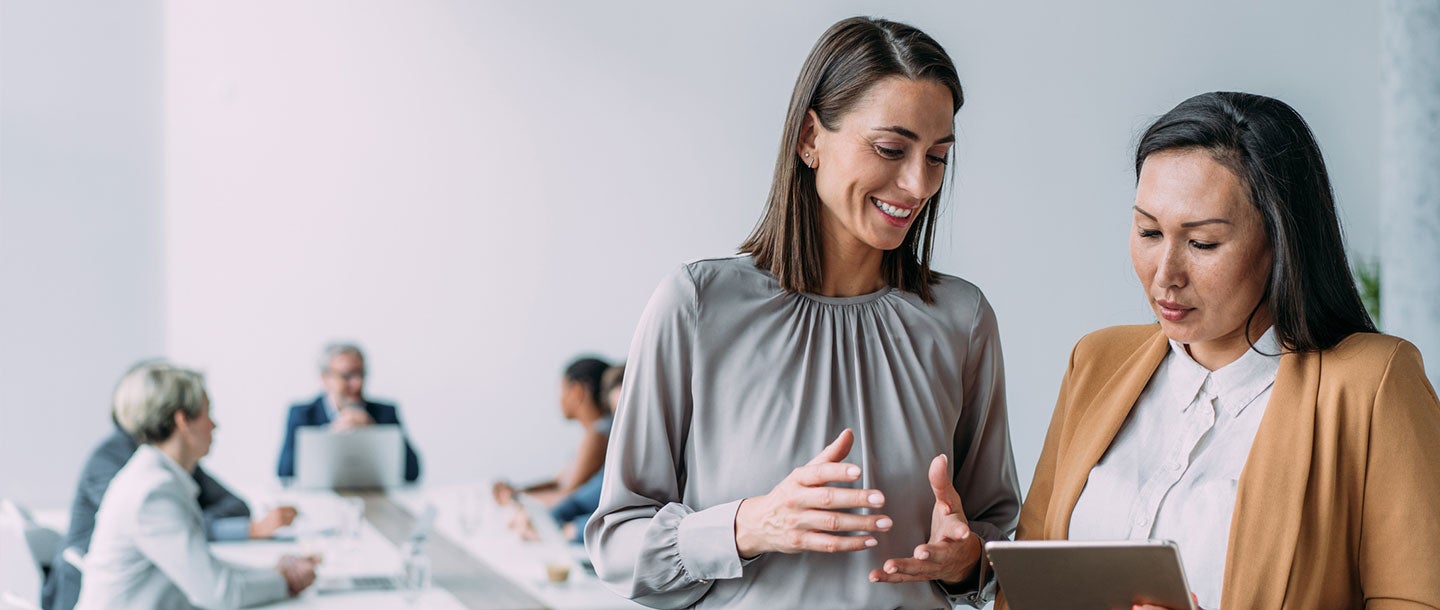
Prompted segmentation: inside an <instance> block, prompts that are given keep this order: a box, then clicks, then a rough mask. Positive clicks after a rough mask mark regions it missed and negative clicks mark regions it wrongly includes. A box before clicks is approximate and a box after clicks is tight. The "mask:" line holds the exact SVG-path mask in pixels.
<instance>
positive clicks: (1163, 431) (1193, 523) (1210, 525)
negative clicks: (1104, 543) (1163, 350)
mask: <svg viewBox="0 0 1440 610" xmlns="http://www.w3.org/2000/svg"><path fill="white" fill-rule="evenodd" d="M1256 350H1259V352H1264V353H1263V354H1262V353H1259V352H1257V351H1256ZM1279 353H1280V347H1279V345H1278V342H1277V341H1276V340H1275V329H1274V328H1273V327H1272V328H1271V329H1270V330H1267V331H1266V332H1265V334H1264V335H1262V336H1261V337H1260V339H1259V340H1258V341H1256V342H1255V349H1251V350H1246V352H1245V354H1244V355H1242V356H1240V358H1239V359H1237V360H1235V361H1234V362H1231V363H1230V364H1227V365H1225V366H1224V367H1221V368H1220V369H1219V370H1216V371H1210V370H1208V369H1206V368H1205V367H1203V366H1201V365H1200V364H1199V363H1197V362H1195V360H1194V359H1193V358H1191V357H1190V354H1189V353H1188V352H1186V351H1185V346H1184V345H1182V344H1180V343H1176V342H1175V341H1171V342H1170V353H1169V354H1166V356H1165V359H1164V360H1163V361H1162V362H1161V363H1160V367H1159V368H1158V369H1157V370H1156V371H1155V375H1154V376H1153V377H1151V378H1150V383H1149V384H1148V385H1147V386H1145V390H1144V391H1143V392H1141V394H1140V398H1139V399H1138V400H1136V402H1135V408H1134V409H1132V410H1131V411H1130V416H1129V418H1127V419H1126V421H1125V424H1124V425H1123V426H1122V427H1121V428H1120V432H1119V433H1118V434H1116V435H1115V440H1114V441H1112V442H1111V443H1110V448H1109V449H1108V450H1106V452H1105V455H1104V457H1102V458H1101V459H1100V462H1099V463H1098V464H1096V465H1095V468H1093V469H1091V470H1090V478H1089V480H1088V481H1087V482H1086V484H1085V490H1084V492H1082V493H1081V494H1080V500H1079V501H1078V502H1077V503H1076V504H1075V511H1074V512H1073V513H1072V514H1071V516H1070V539H1071V540H1144V539H1151V538H1153V539H1160V540H1173V541H1175V543H1176V544H1178V545H1179V546H1180V560H1181V563H1183V564H1184V566H1185V576H1186V578H1187V579H1188V580H1189V583H1190V588H1191V589H1192V590H1194V592H1195V594H1196V595H1197V596H1198V597H1199V598H1200V605H1201V606H1202V607H1204V608H1211V609H1214V608H1219V607H1220V587H1221V580H1222V579H1223V578H1224V575H1225V550H1226V546H1227V543H1228V541H1229V538H1230V518H1231V515H1232V513H1233V512H1234V510H1235V491H1236V487H1237V484H1238V483H1239V480H1240V472H1241V470H1243V469H1244V468H1245V460H1246V458H1247V457H1249V455H1250V446H1251V445H1252V444H1254V442H1255V433H1256V431H1257V430H1259V428H1260V420H1261V418H1262V417H1263V416H1264V415H1265V408H1266V406H1267V405H1268V403H1269V402H1270V391H1271V389H1272V388H1273V387H1274V385H1275V374H1276V372H1277V371H1278V370H1279V368H1280V357H1279V356H1278V354H1279ZM1266 354H1277V355H1274V356H1270V355H1266Z"/></svg>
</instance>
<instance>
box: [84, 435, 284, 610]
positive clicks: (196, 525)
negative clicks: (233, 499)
mask: <svg viewBox="0 0 1440 610" xmlns="http://www.w3.org/2000/svg"><path fill="white" fill-rule="evenodd" d="M199 493H200V486H199V485H197V484H196V483H195V479H194V477H193V476H191V474H190V473H189V472H186V471H185V469H184V468H182V467H181V466H180V465H179V464H177V463H175V460H172V459H170V456H168V455H166V454H165V453H164V452H162V451H160V450H159V449H156V448H155V447H154V446H152V445H141V446H140V447H139V448H138V449H136V450H135V453H134V455H132V456H130V461H129V462H126V464H125V467H124V468H121V469H120V472H119V473H118V474H116V475H115V479H114V480H112V481H111V482H110V487H109V488H108V489H107V490H106V491H105V498H104V499H103V500H101V502H100V509H99V511H98V512H97V513H96V514H95V533H94V535H93V536H92V537H91V540H90V553H89V554H88V555H86V557H85V578H84V582H83V583H82V584H81V587H80V600H79V601H78V602H77V604H76V606H75V608H76V610H102V609H103V610H129V609H132V608H133V609H136V610H140V609H144V610H152V609H155V608H165V609H167V610H169V609H175V610H189V609H192V608H207V609H212V610H213V609H220V608H239V607H245V606H251V605H255V604H260V603H265V602H271V601H276V600H280V599H284V598H285V597H287V596H288V594H289V593H288V588H287V586H286V583H285V579H284V577H282V576H281V575H280V573H279V572H278V571H276V570H274V569H270V568H249V567H243V566H237V565H231V564H229V563H226V562H224V561H221V560H219V559H217V558H216V557H215V556H214V555H213V554H211V552H210V545H209V543H208V542H206V540H205V526H204V520H203V518H202V516H201V513H200V504H199V502H198V501H197V500H196V496H198V495H199Z"/></svg>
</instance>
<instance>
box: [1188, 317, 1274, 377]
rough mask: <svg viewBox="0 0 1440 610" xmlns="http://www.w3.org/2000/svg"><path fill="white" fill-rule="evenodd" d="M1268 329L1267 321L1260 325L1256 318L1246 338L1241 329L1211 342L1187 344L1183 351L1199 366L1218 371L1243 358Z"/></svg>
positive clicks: (1268, 323)
mask: <svg viewBox="0 0 1440 610" xmlns="http://www.w3.org/2000/svg"><path fill="white" fill-rule="evenodd" d="M1269 329H1270V322H1269V321H1268V320H1267V321H1265V322H1263V323H1262V322H1261V321H1260V320H1259V319H1258V316H1257V319H1256V320H1255V321H1254V322H1251V323H1250V336H1249V337H1248V338H1247V337H1246V336H1245V329H1244V328H1241V329H1239V330H1237V331H1235V333H1233V334H1231V335H1227V336H1225V337H1221V338H1218V339H1214V340H1211V341H1203V342H1196V343H1187V344H1185V351H1186V353H1189V354H1190V357H1191V358H1192V359H1194V360H1195V362H1197V363H1199V364H1200V366H1203V367H1205V368H1206V369H1209V370H1211V371H1218V370H1220V369H1222V368H1225V366H1226V365H1228V364H1230V363H1231V362H1234V361H1236V360H1239V359H1240V357H1241V356H1244V355H1245V352H1246V351H1249V350H1250V344H1252V343H1254V342H1256V341H1259V340H1260V337H1261V336H1262V335H1264V334H1265V331H1267V330H1269Z"/></svg>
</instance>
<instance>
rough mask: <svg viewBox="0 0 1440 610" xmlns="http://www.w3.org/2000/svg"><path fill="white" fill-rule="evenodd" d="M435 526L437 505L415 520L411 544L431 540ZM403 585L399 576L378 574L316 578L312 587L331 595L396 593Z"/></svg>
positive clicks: (318, 593) (411, 532) (427, 506)
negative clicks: (367, 592) (371, 592)
mask: <svg viewBox="0 0 1440 610" xmlns="http://www.w3.org/2000/svg"><path fill="white" fill-rule="evenodd" d="M434 526H435V505H433V504H431V505H426V506H425V511H424V512H422V513H421V514H420V517H419V518H417V519H415V525H414V527H413V528H412V529H411V530H410V538H409V540H410V543H411V544H422V545H423V544H425V541H426V540H428V539H429V538H430V531H431V530H432V529H433V528H434ZM401 560H402V561H403V560H404V558H403V557H402V558H401ZM402 569H403V567H402ZM401 584H402V583H401V575H399V574H378V573H377V574H355V575H337V576H323V577H320V578H316V579H315V583H314V584H313V585H311V587H312V588H313V589H314V590H315V593H316V594H317V595H331V594H336V593H357V592H366V591H395V590H397V589H399V588H400V586H401Z"/></svg>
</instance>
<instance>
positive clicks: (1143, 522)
mask: <svg viewBox="0 0 1440 610" xmlns="http://www.w3.org/2000/svg"><path fill="white" fill-rule="evenodd" d="M1135 525H1136V526H1138V527H1146V526H1149V525H1150V518H1149V517H1140V518H1137V519H1135Z"/></svg>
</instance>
